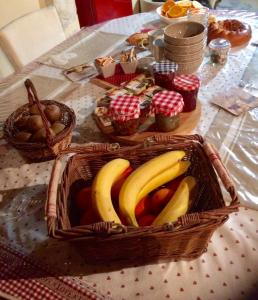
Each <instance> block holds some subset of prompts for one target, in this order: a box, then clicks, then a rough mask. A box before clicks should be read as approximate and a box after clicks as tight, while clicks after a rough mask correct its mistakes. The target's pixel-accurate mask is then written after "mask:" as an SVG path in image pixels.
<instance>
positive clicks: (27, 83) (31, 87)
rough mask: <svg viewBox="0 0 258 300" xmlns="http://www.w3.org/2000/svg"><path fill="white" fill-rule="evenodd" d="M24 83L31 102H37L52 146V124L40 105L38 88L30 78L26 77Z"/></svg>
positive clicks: (49, 143)
mask: <svg viewBox="0 0 258 300" xmlns="http://www.w3.org/2000/svg"><path fill="white" fill-rule="evenodd" d="M24 85H25V87H26V89H27V93H28V100H29V104H30V105H33V104H36V105H37V107H38V110H39V113H40V116H41V118H42V121H43V125H44V128H45V130H46V142H47V144H48V145H49V146H50V145H51V141H52V139H53V137H54V136H53V134H52V133H51V131H50V126H49V122H48V119H47V117H46V115H45V113H44V111H43V109H42V107H41V105H40V101H39V98H38V95H37V92H36V89H35V87H34V84H33V83H32V81H31V80H30V79H26V80H25V82H24Z"/></svg>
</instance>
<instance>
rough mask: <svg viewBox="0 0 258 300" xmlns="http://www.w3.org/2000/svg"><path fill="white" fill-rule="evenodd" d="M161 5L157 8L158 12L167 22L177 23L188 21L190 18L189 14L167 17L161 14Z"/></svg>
mask: <svg viewBox="0 0 258 300" xmlns="http://www.w3.org/2000/svg"><path fill="white" fill-rule="evenodd" d="M161 7H162V6H160V7H158V8H157V9H156V12H157V14H158V15H159V17H160V19H161V20H162V21H164V22H166V23H167V24H174V23H177V22H182V21H187V20H188V17H187V16H184V17H178V18H168V17H165V16H163V15H162V14H161Z"/></svg>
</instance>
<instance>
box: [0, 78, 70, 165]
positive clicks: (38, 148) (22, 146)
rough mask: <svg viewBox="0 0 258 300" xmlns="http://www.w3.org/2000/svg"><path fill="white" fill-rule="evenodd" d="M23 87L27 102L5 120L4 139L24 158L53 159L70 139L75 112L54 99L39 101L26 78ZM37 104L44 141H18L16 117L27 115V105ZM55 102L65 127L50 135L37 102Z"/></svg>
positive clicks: (35, 159) (45, 119) (66, 145)
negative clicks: (56, 133) (25, 91)
mask: <svg viewBox="0 0 258 300" xmlns="http://www.w3.org/2000/svg"><path fill="white" fill-rule="evenodd" d="M24 84H25V87H26V89H27V92H28V101H29V103H27V104H25V105H23V106H21V107H20V108H18V109H17V110H16V111H15V112H13V113H12V114H11V115H10V116H9V117H8V118H7V120H6V121H5V125H4V136H5V139H6V140H7V141H8V142H9V143H10V144H12V146H13V147H15V148H16V149H17V150H19V152H20V153H21V154H22V156H24V157H25V158H27V159H29V160H31V161H43V160H48V159H53V158H54V157H56V155H57V154H58V153H59V152H60V151H62V150H64V149H66V148H67V147H68V146H69V145H70V143H71V139H72V130H73V129H74V127H75V114H74V112H73V110H72V109H71V108H69V107H68V106H66V105H65V104H63V103H60V102H57V101H54V100H42V101H39V99H38V96H37V92H36V89H35V87H34V85H33V83H32V82H31V80H29V79H27V80H26V81H25V82H24ZM35 103H36V104H37V106H38V108H39V112H40V115H41V117H42V120H43V124H44V127H45V129H46V142H45V143H42V142H33V143H32V142H19V141H17V139H16V138H15V135H16V134H17V131H18V130H17V128H16V126H15V123H16V121H17V120H18V119H20V118H21V117H23V116H27V115H29V106H30V105H33V104H35ZM40 103H41V104H45V105H50V104H55V105H57V106H58V107H59V108H60V111H61V119H60V121H61V122H62V123H63V124H64V125H65V129H64V130H62V131H61V132H60V133H59V134H58V135H56V136H54V137H53V136H52V135H51V132H50V130H49V123H48V121H47V118H46V116H45V114H44V111H43V110H42V109H41V107H40V105H39V104H40Z"/></svg>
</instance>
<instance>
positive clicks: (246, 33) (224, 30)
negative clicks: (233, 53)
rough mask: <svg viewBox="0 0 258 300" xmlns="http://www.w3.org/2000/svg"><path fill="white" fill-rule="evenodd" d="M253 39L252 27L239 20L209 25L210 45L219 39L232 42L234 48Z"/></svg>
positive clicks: (216, 22)
mask: <svg viewBox="0 0 258 300" xmlns="http://www.w3.org/2000/svg"><path fill="white" fill-rule="evenodd" d="M251 37H252V30H251V27H250V25H248V24H246V23H242V22H240V21H238V20H234V19H232V20H231V19H230V20H222V21H215V22H211V23H210V24H209V28H208V43H209V42H210V41H211V40H213V39H217V38H223V39H226V40H228V41H230V43H231V46H232V47H236V46H241V45H243V44H246V43H248V42H249V40H250V39H251Z"/></svg>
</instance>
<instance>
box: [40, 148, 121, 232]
mask: <svg viewBox="0 0 258 300" xmlns="http://www.w3.org/2000/svg"><path fill="white" fill-rule="evenodd" d="M118 149H120V145H119V144H118V143H114V144H109V143H100V144H90V145H89V144H84V145H83V144H82V145H76V144H73V147H68V148H67V149H65V150H63V151H62V152H61V153H60V154H59V155H58V156H57V157H56V159H55V162H54V165H53V168H52V172H51V176H50V181H49V185H48V192H47V201H46V204H45V218H46V220H47V225H48V232H49V234H50V235H51V236H53V235H54V234H55V230H56V218H57V205H56V204H57V195H58V184H59V179H60V176H61V169H62V159H63V158H64V157H65V155H66V154H83V153H84V154H85V153H88V154H91V153H96V152H104V151H105V152H106V151H109V152H112V151H116V150H118Z"/></svg>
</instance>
